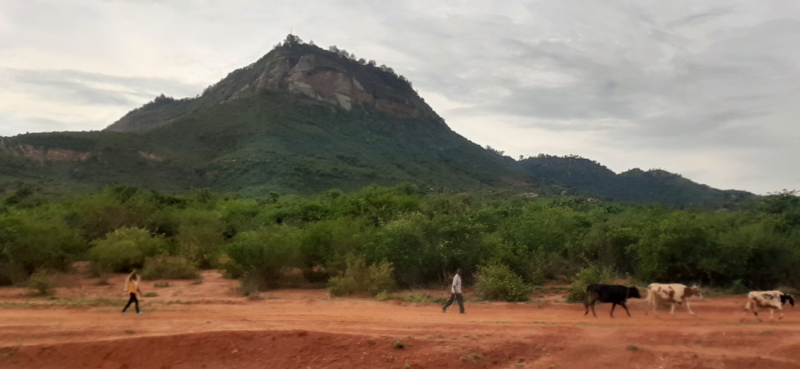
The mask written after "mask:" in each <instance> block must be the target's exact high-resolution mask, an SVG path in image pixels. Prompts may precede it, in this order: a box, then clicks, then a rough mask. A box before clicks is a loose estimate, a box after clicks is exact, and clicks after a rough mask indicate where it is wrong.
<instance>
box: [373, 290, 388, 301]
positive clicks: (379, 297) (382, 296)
mask: <svg viewBox="0 0 800 369" xmlns="http://www.w3.org/2000/svg"><path fill="white" fill-rule="evenodd" d="M388 299H389V293H388V292H386V291H381V292H378V294H377V295H375V300H378V301H386V300H388Z"/></svg>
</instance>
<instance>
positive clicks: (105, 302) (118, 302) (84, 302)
mask: <svg viewBox="0 0 800 369" xmlns="http://www.w3.org/2000/svg"><path fill="white" fill-rule="evenodd" d="M126 302H128V300H122V299H60V298H55V299H49V300H48V302H43V303H39V302H3V303H1V304H0V306H4V307H33V306H76V307H82V306H123V305H125V303H126Z"/></svg>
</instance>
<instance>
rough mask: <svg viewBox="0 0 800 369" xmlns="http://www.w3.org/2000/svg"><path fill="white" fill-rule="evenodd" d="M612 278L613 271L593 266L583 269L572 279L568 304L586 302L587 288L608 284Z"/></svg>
mask: <svg viewBox="0 0 800 369" xmlns="http://www.w3.org/2000/svg"><path fill="white" fill-rule="evenodd" d="M611 277H612V275H611V269H608V268H603V267H600V266H598V265H592V266H590V267H588V268H583V269H581V271H580V272H578V274H576V275H575V277H574V278H572V286H571V287H570V290H569V296H567V302H584V301H586V288H587V287H589V285H591V284H597V283H607V282H608V281H609V280H610V279H611Z"/></svg>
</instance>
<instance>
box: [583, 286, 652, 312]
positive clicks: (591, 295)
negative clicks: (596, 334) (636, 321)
mask: <svg viewBox="0 0 800 369" xmlns="http://www.w3.org/2000/svg"><path fill="white" fill-rule="evenodd" d="M629 298H637V299H640V298H642V295H640V294H639V289H638V288H636V287H625V286H620V285H618V284H617V285H612V284H591V285H589V287H587V288H586V300H587V301H585V302H584V303H583V306H584V307H585V308H586V314H583V315H587V314H589V306H591V307H592V314H593V315H594V316H595V317H597V314H595V312H594V303H595V302H597V301H600V302H610V303H612V305H611V317H612V318H613V317H614V308H616V307H617V304H619V305H621V306H622V307H623V308H625V312H626V313H628V316H631V312H630V311H628V307H627V306H625V301H627V300H628V299H629Z"/></svg>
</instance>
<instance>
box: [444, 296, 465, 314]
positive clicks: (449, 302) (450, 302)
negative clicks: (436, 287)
mask: <svg viewBox="0 0 800 369" xmlns="http://www.w3.org/2000/svg"><path fill="white" fill-rule="evenodd" d="M456 301H458V307H460V308H461V313H462V314H463V313H464V295H462V294H460V293H454V294H453V295H452V296H450V300H447V303H445V304H444V307H443V308H442V310H444V311H447V308H449V307H450V305H453V303H454V302H456Z"/></svg>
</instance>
